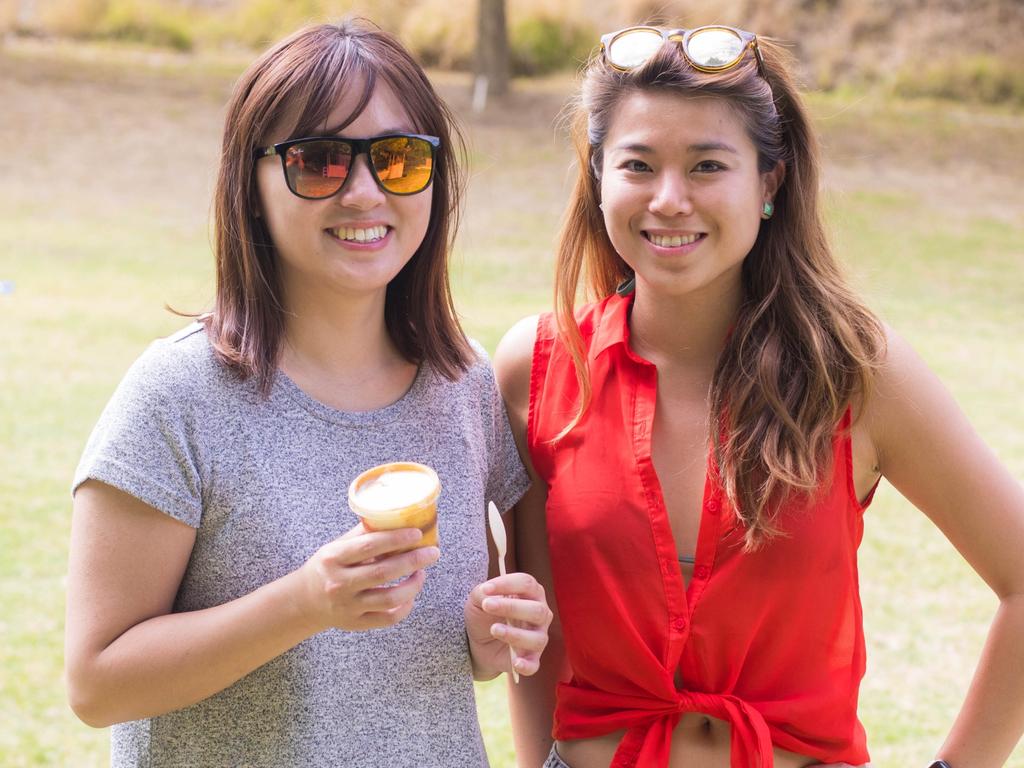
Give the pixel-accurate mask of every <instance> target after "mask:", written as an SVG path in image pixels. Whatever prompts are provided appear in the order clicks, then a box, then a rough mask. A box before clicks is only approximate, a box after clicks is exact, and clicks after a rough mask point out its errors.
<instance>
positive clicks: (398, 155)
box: [253, 133, 441, 200]
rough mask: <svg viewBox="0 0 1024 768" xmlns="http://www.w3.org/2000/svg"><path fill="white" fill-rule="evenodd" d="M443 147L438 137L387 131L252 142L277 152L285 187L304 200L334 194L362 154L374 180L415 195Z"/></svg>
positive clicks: (264, 153)
mask: <svg viewBox="0 0 1024 768" xmlns="http://www.w3.org/2000/svg"><path fill="white" fill-rule="evenodd" d="M440 146H441V140H440V139H439V138H437V137H436V136H422V135H420V134H415V133H389V134H387V135H385V136H373V137H372V138H369V139H343V138H341V137H339V136H311V137H308V138H304V139H291V140H290V141H282V142H281V143H280V144H274V145H273V146H272V147H256V148H255V149H253V154H254V155H255V157H256V159H257V160H258V159H259V158H261V157H270V156H271V155H278V156H280V158H281V167H282V168H283V169H284V178H285V181H286V182H287V184H288V189H289V190H291V192H292V193H294V194H296V195H298V196H299V197H302V198H305V199H306V200H322V199H324V198H325V197H330V196H331V195H335V194H337V193H338V192H339V191H340V190H341V188H342V187H343V186H345V182H346V181H347V180H348V177H349V172H350V171H351V170H352V163H354V162H355V159H356V157H358V156H359V155H363V154H365V155H366V156H367V157H368V158H369V160H370V163H369V165H370V170H371V171H372V172H373V178H374V179H375V180H376V181H377V185H378V186H379V187H380V188H381V189H383V190H384V191H385V192H387V193H389V194H392V195H415V194H416V193H417V192H422V191H423V190H424V189H426V188H427V187H428V186H429V185H430V182H431V179H433V176H434V154H435V152H436V151H437V148H438V147H440Z"/></svg>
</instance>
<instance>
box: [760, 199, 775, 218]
mask: <svg viewBox="0 0 1024 768" xmlns="http://www.w3.org/2000/svg"><path fill="white" fill-rule="evenodd" d="M773 213H775V206H774V205H772V202H771V200H765V201H764V207H763V208H761V218H762V219H770V218H771V217H772V214H773Z"/></svg>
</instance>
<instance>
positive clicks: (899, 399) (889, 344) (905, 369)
mask: <svg viewBox="0 0 1024 768" xmlns="http://www.w3.org/2000/svg"><path fill="white" fill-rule="evenodd" d="M884 327H885V350H884V354H883V356H882V359H881V361H880V365H879V366H878V368H877V369H876V371H875V377H874V382H873V383H874V390H873V392H872V396H871V397H869V398H867V400H866V401H865V402H864V403H863V415H864V418H865V421H866V422H867V425H868V426H869V428H870V429H871V431H872V433H873V434H878V433H880V432H883V431H887V430H886V429H885V428H886V425H890V426H891V425H892V423H893V422H892V421H891V420H892V419H894V418H899V417H900V416H901V415H902V416H904V417H906V416H907V415H908V413H907V410H908V408H909V409H910V410H911V411H913V412H917V413H920V412H921V411H922V409H925V408H928V407H929V406H931V407H940V408H941V407H948V405H949V400H948V393H947V392H946V389H945V387H944V386H943V385H942V383H941V382H940V381H939V379H938V377H937V376H936V375H935V374H934V373H932V371H931V369H929V368H928V365H927V364H926V363H925V361H924V360H923V359H922V357H921V356H920V355H919V354H918V353H917V351H916V350H915V349H914V348H913V347H912V346H911V345H910V343H909V342H908V341H907V340H906V339H905V338H904V337H903V336H902V335H901V334H899V333H898V332H897V331H896V330H895V329H893V328H892V327H891V326H889V325H885V326H884Z"/></svg>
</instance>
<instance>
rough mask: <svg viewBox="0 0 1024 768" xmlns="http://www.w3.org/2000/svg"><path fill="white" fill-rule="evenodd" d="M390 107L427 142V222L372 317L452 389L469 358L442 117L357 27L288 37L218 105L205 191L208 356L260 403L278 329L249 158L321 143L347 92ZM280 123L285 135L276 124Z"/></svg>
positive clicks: (377, 42) (390, 46) (399, 59)
mask: <svg viewBox="0 0 1024 768" xmlns="http://www.w3.org/2000/svg"><path fill="white" fill-rule="evenodd" d="M378 79H380V80H383V81H384V82H385V83H387V84H388V85H389V86H390V87H391V89H392V90H393V91H394V92H395V93H396V94H399V96H400V97H401V99H402V103H403V104H404V106H405V109H406V111H407V112H408V114H409V117H410V119H411V120H412V122H413V124H414V126H415V129H416V131H417V132H419V133H424V134H428V135H432V136H437V137H439V138H440V139H441V146H440V147H439V148H438V150H437V154H436V156H435V159H434V178H433V181H432V184H431V190H430V194H431V211H430V223H429V225H428V227H427V232H426V235H425V236H424V238H423V242H422V243H421V244H420V246H419V248H417V249H416V252H415V254H413V256H412V258H411V259H410V260H409V262H408V263H407V264H406V265H405V267H403V269H402V270H401V271H400V272H399V273H398V275H397V276H396V277H395V278H394V279H393V280H392V281H391V282H390V283H389V284H388V287H387V294H386V299H385V305H384V318H385V323H386V326H387V329H388V333H389V334H390V336H391V338H392V340H393V341H394V343H395V345H396V346H397V347H398V349H399V351H400V352H401V354H402V355H403V356H404V357H405V358H406V359H408V360H409V361H410V362H414V363H424V362H425V363H429V364H430V365H431V366H432V367H434V368H435V369H436V370H437V371H439V372H440V373H441V374H443V375H444V376H447V377H448V378H450V379H455V378H457V377H458V376H459V375H460V374H461V373H462V372H463V371H465V370H466V368H467V367H468V366H469V364H470V362H471V361H472V359H473V357H474V354H473V351H472V349H471V347H470V346H469V343H468V342H467V340H466V337H465V335H464V334H463V332H462V328H461V327H460V325H459V321H458V318H457V316H456V314H455V309H454V306H453V303H452V296H451V289H450V286H449V282H448V253H449V251H450V248H451V245H452V241H453V240H454V236H455V230H456V228H457V223H458V217H459V213H460V202H461V198H462V193H463V190H464V186H465V176H464V171H463V160H464V158H465V154H466V152H465V142H464V140H463V137H462V135H461V133H460V131H459V129H458V126H457V124H456V122H455V119H454V116H453V115H452V113H451V111H450V110H449V109H448V107H447V106H446V105H445V103H444V102H443V101H442V100H441V99H440V97H439V96H438V95H437V93H436V92H435V91H434V88H433V87H432V86H431V84H430V82H429V81H428V80H427V77H426V75H425V74H424V73H423V70H422V69H421V68H420V66H419V65H418V64H417V63H416V62H415V61H414V60H413V58H412V57H411V56H410V55H409V53H408V52H407V51H406V50H405V48H404V47H402V44H401V43H399V42H398V41H397V40H396V39H395V38H394V37H392V36H391V35H389V34H387V33H385V32H383V31H382V30H380V29H379V28H377V27H376V26H374V25H373V24H372V23H370V22H367V21H365V20H363V19H348V20H345V21H344V22H342V23H341V24H337V25H333V24H322V25H317V26H309V27H305V28H303V29H300V30H299V31H298V32H296V33H294V34H293V35H291V36H290V37H288V38H286V39H285V40H282V41H281V42H279V43H278V44H277V45H275V46H273V47H272V48H271V49H270V50H268V51H267V52H266V53H264V54H263V55H262V56H260V58H259V59H257V60H256V61H255V62H254V63H253V64H252V65H251V66H250V67H249V68H248V69H247V70H246V71H245V73H244V74H243V75H242V76H241V78H239V80H238V82H237V83H236V85H235V89H234V92H233V94H232V96H231V100H230V102H229V103H228V108H227V115H226V116H225V121H224V141H223V147H222V151H221V163H220V170H219V173H218V176H217V184H216V190H215V192H214V224H215V243H216V245H215V249H216V260H217V293H216V299H215V302H214V307H213V311H212V312H211V313H210V314H209V315H206V316H204V318H203V321H204V322H205V324H206V327H207V330H208V332H209V334H210V339H211V342H212V344H213V348H214V350H215V351H216V354H217V356H218V357H219V358H220V359H221V361H223V362H224V364H225V365H227V366H228V367H229V368H231V369H232V370H233V371H235V372H236V373H238V374H239V375H240V376H241V377H243V378H249V377H253V378H255V380H256V381H257V384H258V386H259V388H260V390H261V391H262V392H263V393H264V394H266V393H267V392H268V391H269V389H270V386H271V384H272V382H273V377H274V372H275V370H276V367H277V362H278V356H279V352H280V346H281V336H282V334H283V331H284V326H285V309H284V306H283V301H282V294H281V280H280V268H279V263H278V256H277V251H276V249H275V248H274V244H273V242H272V241H271V238H270V234H269V232H268V231H267V227H266V224H265V222H264V220H263V219H262V218H261V217H260V216H259V215H258V193H257V188H256V174H255V162H256V161H255V160H254V157H253V148H254V147H256V146H260V145H261V144H263V143H265V142H266V140H267V136H268V134H269V132H270V131H271V130H272V129H275V130H276V129H279V128H280V127H281V126H285V127H286V128H288V129H289V130H288V131H287V132H288V135H290V136H295V137H298V136H309V135H315V134H316V133H317V132H322V131H323V129H324V125H325V121H326V120H327V117H328V115H329V114H330V112H331V110H332V109H333V107H334V106H335V105H336V104H337V103H338V99H339V98H340V96H341V95H342V94H343V93H344V91H345V89H346V88H351V87H359V88H361V89H362V93H361V97H360V100H359V102H358V105H357V107H356V109H355V110H354V111H353V112H352V114H350V115H349V116H348V118H347V120H346V121H345V123H344V124H343V125H341V126H337V127H332V130H340V129H341V128H343V127H344V126H345V125H348V124H349V123H350V122H351V121H352V120H354V119H355V118H356V117H358V115H359V113H360V112H362V110H363V109H364V108H365V107H366V104H367V103H368V102H369V100H370V97H371V96H372V94H373V89H374V87H375V85H376V83H377V81H378ZM285 120H288V121H290V122H289V124H285V123H284V122H283V121H285Z"/></svg>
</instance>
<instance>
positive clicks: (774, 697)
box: [496, 27, 1024, 768]
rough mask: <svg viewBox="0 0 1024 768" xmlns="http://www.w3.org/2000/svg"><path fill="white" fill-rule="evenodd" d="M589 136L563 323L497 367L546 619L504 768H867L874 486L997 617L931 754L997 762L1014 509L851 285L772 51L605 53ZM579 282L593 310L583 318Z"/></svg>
mask: <svg viewBox="0 0 1024 768" xmlns="http://www.w3.org/2000/svg"><path fill="white" fill-rule="evenodd" d="M579 115H580V121H579V123H578V128H579V132H578V134H577V135H578V139H579V140H578V145H577V146H578V152H579V160H580V168H581V173H580V176H579V179H578V180H577V183H576V188H575V190H574V193H573V197H572V200H571V201H570V205H569V208H568V214H567V218H566V221H565V224H564V228H563V231H562V236H561V243H560V247H559V254H558V286H557V308H556V314H555V315H554V316H552V315H545V316H542V317H540V318H530V319H528V320H525V321H523V322H522V323H520V324H518V325H517V326H516V327H515V328H513V329H512V330H511V331H510V332H509V333H508V335H507V336H506V338H505V339H504V340H503V341H502V343H501V345H500V347H499V349H498V354H497V358H496V367H497V369H498V375H499V380H500V382H501V386H502V389H503V392H504V395H505V397H506V400H507V403H508V405H509V411H510V417H511V418H512V422H513V427H514V429H515V430H516V432H517V435H518V439H519V441H520V448H521V450H522V451H523V453H524V458H526V459H527V460H528V463H529V465H530V468H531V472H532V473H533V475H534V486H533V489H532V490H531V491H530V492H529V493H528V494H527V496H526V497H525V498H524V500H523V501H522V502H521V503H520V504H519V505H518V506H517V508H516V512H515V534H516V541H517V547H518V562H519V566H520V567H521V568H522V569H523V570H526V571H529V572H531V573H533V574H534V575H535V576H537V577H538V578H539V579H540V580H541V582H542V583H544V584H546V585H547V588H548V593H549V595H550V596H552V597H553V598H554V599H553V603H554V604H556V606H557V613H556V615H557V617H558V618H557V619H556V621H555V624H554V625H552V628H551V643H550V645H549V647H548V650H547V651H546V655H545V657H544V659H543V662H542V665H541V671H540V673H539V674H538V675H536V676H535V677H534V678H531V679H530V680H523V681H522V682H521V683H520V685H519V686H516V687H514V688H513V694H512V697H513V698H512V716H513V724H514V727H515V731H516V749H517V753H518V755H519V764H520V765H521V766H524V768H525V767H529V768H535V767H536V766H539V765H540V764H541V763H544V762H545V759H547V762H546V765H550V766H562V765H569V766H572V768H597V767H600V768H604V766H608V765H609V764H610V765H612V766H614V767H616V768H619V767H624V766H642V767H643V768H646V767H647V766H655V767H658V768H660V767H661V766H668V765H671V766H685V768H693V766H724V765H731V766H733V767H734V768H739V767H743V768H746V767H747V766H771V765H778V766H787V767H788V766H793V767H794V768H795V767H797V766H807V765H814V764H819V763H826V764H827V763H847V764H854V765H857V764H863V763H866V762H867V761H868V759H869V756H868V752H867V747H866V737H865V733H864V729H863V728H862V726H861V724H860V722H859V721H858V719H857V696H858V689H859V685H860V681H861V678H862V677H863V674H864V666H865V661H864V638H863V631H862V616H861V606H860V600H859V595H858V581H857V580H858V575H857V559H856V552H857V547H858V545H859V543H860V540H861V534H862V530H863V529H862V525H863V523H862V513H863V510H864V508H865V507H866V506H867V504H868V502H869V501H870V499H871V495H872V493H873V490H874V488H875V486H876V484H877V483H878V481H879V479H880V478H881V477H882V476H885V477H886V478H887V479H888V480H889V481H890V482H891V483H892V484H893V485H894V486H895V487H896V488H897V489H899V490H900V491H901V492H902V493H903V494H904V495H906V496H907V497H908V498H909V499H910V500H912V501H913V502H914V503H915V504H916V505H917V506H918V507H919V508H920V509H921V510H922V511H923V512H924V513H925V514H926V515H928V516H929V517H930V518H931V519H932V520H933V521H934V523H935V524H936V525H937V526H939V528H940V529H942V531H943V532H944V533H945V534H946V535H947V536H948V537H949V539H950V540H951V541H952V542H953V544H954V545H955V546H956V547H957V548H958V549H959V551H960V552H961V553H962V554H963V555H964V557H965V558H967V560H968V561H969V562H970V563H971V564H972V565H973V566H974V568H975V569H976V570H977V571H978V573H979V574H980V575H981V576H982V578H984V579H985V580H986V581H987V582H988V584H989V585H990V586H991V587H992V589H993V590H994V591H995V593H996V594H997V595H998V596H999V599H1000V609H999V612H998V614H997V616H996V619H995V621H994V623H993V625H992V628H991V632H990V635H989V642H988V646H987V648H986V652H985V654H984V655H983V657H982V659H981V662H980V664H979V666H978V670H977V672H976V674H975V678H974V682H973V685H972V686H971V689H970V692H969V694H968V696H967V699H966V701H965V702H964V706H963V709H962V710H961V713H960V716H959V717H958V719H957V720H956V723H955V725H954V726H953V728H952V730H951V731H950V734H949V737H948V738H947V740H946V741H945V743H944V744H943V745H942V747H941V749H940V750H939V755H940V757H941V758H942V759H944V760H947V761H948V762H949V763H950V764H951V765H953V766H955V767H956V768H960V767H961V766H971V768H975V767H976V766H998V765H1001V764H1002V762H1003V761H1004V760H1005V759H1006V757H1007V755H1009V753H1010V752H1011V750H1012V749H1013V746H1014V745H1015V743H1016V742H1017V740H1018V739H1019V737H1020V735H1021V732H1022V730H1024V696H1022V695H1021V694H1022V692H1024V664H1021V663H1020V662H1021V659H1020V650H1019V649H1020V648H1022V647H1024V563H1022V561H1021V560H1020V557H1019V553H1020V551H1021V550H1022V548H1024V491H1022V489H1021V486H1020V485H1019V484H1018V483H1017V482H1016V481H1015V480H1014V479H1013V478H1012V477H1011V476H1010V475H1009V473H1008V472H1007V471H1006V470H1005V469H1003V468H1002V467H1001V466H1000V465H999V464H998V463H997V461H996V460H995V459H994V458H993V457H992V455H991V453H990V452H989V451H988V450H987V449H986V447H985V446H984V445H983V444H982V443H981V441H980V440H979V438H978V437H977V435H976V434H975V433H974V431H973V430H972V428H971V427H970V425H969V424H968V423H967V421H966V420H965V418H964V416H963V415H962V413H961V412H960V410H959V409H958V408H957V406H956V405H955V403H954V402H953V401H952V399H951V398H950V396H949V395H948V393H947V392H946V390H945V389H944V388H943V387H942V385H941V384H940V383H939V382H938V381H937V380H936V379H935V378H934V376H933V375H932V374H931V373H930V372H929V371H928V370H927V369H926V367H925V366H924V364H923V363H922V362H921V360H920V359H919V358H918V357H917V355H915V354H914V352H913V351H912V350H911V349H910V348H909V347H908V346H907V345H906V343H905V342H903V341H902V340H901V339H900V338H899V337H898V336H896V335H895V334H894V333H892V332H891V331H889V330H888V329H887V328H885V327H883V326H882V325H881V323H880V322H879V321H878V320H877V319H876V318H875V317H874V315H872V314H871V313H870V312H869V311H868V310H867V309H866V308H865V307H864V306H863V305H862V304H861V303H860V302H859V301H858V300H857V298H856V297H854V296H853V294H852V293H851V292H850V290H849V288H848V287H847V285H846V283H845V281H844V279H843V277H842V276H841V274H840V270H839V268H838V265H837V263H836V261H835V259H834V258H833V256H832V254H831V251H830V249H829V246H828V243H827V241H826V238H825V235H824V231H823V227H822V224H821V217H820V212H819V205H818V159H817V154H816V142H815V138H814V134H813V132H812V130H811V127H810V125H809V121H808V119H807V115H806V113H805V110H804V107H803V105H802V104H801V100H800V97H799V95H798V93H797V91H796V89H795V87H794V84H793V79H792V77H791V75H790V72H789V67H788V65H787V63H786V61H785V58H784V54H783V53H782V52H781V50H780V49H779V48H778V47H776V46H775V45H772V44H770V43H769V42H766V41H763V40H761V41H758V40H757V38H756V37H755V36H754V35H752V34H750V33H748V32H743V31H741V30H733V29H730V28H723V27H714V28H702V29H699V30H693V31H689V32H687V31H685V30H661V29H654V28H649V27H648V28H632V29H630V30H625V31H623V32H620V33H616V34H614V35H608V36H606V37H605V38H604V39H603V40H602V52H601V54H600V55H599V56H597V57H596V58H595V59H594V60H593V61H592V62H591V63H590V65H589V66H588V69H587V71H586V74H585V80H584V84H583V92H582V99H581V103H580V110H579ZM581 274H585V275H586V281H585V285H586V287H587V288H588V289H589V290H590V292H591V294H592V295H594V296H595V297H596V299H597V301H596V302H595V303H592V304H588V305H586V306H584V307H582V308H579V309H575V308H574V297H575V296H576V292H577V288H578V287H579V283H580V275H581ZM936 468H941V471H936ZM553 739H554V741H555V744H554V748H553V746H552V740H553ZM549 751H550V752H549ZM545 756H547V758H545ZM922 758H923V759H924V756H922Z"/></svg>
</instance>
